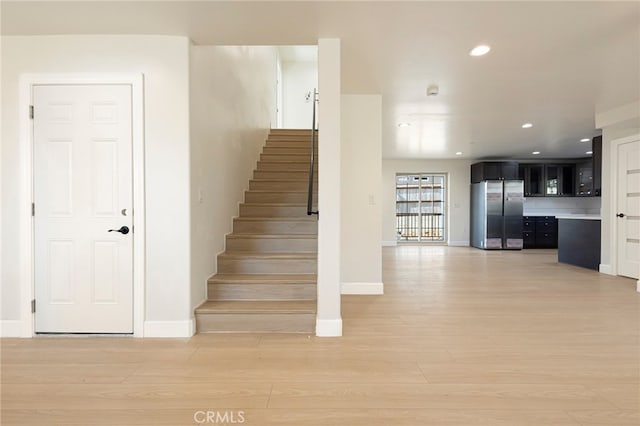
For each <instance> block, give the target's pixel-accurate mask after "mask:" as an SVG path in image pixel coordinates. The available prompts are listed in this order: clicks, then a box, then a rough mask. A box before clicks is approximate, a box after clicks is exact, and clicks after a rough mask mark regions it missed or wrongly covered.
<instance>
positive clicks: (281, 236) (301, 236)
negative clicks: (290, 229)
mask: <svg viewBox="0 0 640 426" xmlns="http://www.w3.org/2000/svg"><path fill="white" fill-rule="evenodd" d="M251 238H257V239H265V240H268V239H279V240H281V239H284V238H287V239H292V240H304V239H317V238H318V234H229V235H227V239H242V240H244V239H251Z"/></svg>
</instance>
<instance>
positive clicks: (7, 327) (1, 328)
mask: <svg viewBox="0 0 640 426" xmlns="http://www.w3.org/2000/svg"><path fill="white" fill-rule="evenodd" d="M22 325H23V324H22V321H18V320H2V321H0V337H24V336H23V334H22V332H23V330H22Z"/></svg>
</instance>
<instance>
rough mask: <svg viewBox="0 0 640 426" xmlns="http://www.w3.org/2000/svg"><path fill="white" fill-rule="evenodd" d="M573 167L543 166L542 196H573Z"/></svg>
mask: <svg viewBox="0 0 640 426" xmlns="http://www.w3.org/2000/svg"><path fill="white" fill-rule="evenodd" d="M574 178H575V166H574V165H573V164H545V180H544V195H546V196H548V197H549V196H551V197H555V196H560V197H562V196H564V197H571V196H573V195H574Z"/></svg>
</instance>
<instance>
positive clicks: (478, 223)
mask: <svg viewBox="0 0 640 426" xmlns="http://www.w3.org/2000/svg"><path fill="white" fill-rule="evenodd" d="M523 205H524V182H523V181H521V180H486V181H482V182H478V183H473V184H471V245H472V246H473V247H477V248H480V249H485V250H520V249H522V209H523Z"/></svg>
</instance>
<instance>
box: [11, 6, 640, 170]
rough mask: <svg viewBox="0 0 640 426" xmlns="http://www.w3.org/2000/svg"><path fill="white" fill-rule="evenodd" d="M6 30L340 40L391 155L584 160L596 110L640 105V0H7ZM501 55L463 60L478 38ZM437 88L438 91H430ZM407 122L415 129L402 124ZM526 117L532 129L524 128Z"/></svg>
mask: <svg viewBox="0 0 640 426" xmlns="http://www.w3.org/2000/svg"><path fill="white" fill-rule="evenodd" d="M1 7H2V16H1V19H2V34H3V35H30V34H172V35H185V36H189V37H190V38H191V39H192V40H193V41H194V43H196V44H217V45H310V44H315V43H316V42H317V39H318V38H320V37H337V38H340V39H341V40H342V91H343V93H356V94H365V93H381V94H382V95H383V154H384V156H385V157H386V158H407V157H410V158H455V157H456V156H455V152H456V151H462V152H463V155H462V157H464V158H533V156H532V155H531V152H532V151H534V150H535V151H541V152H542V154H541V156H542V157H546V158H568V157H583V156H585V152H586V151H587V148H588V145H589V144H584V143H582V144H581V143H579V142H578V140H579V139H581V138H584V137H591V136H593V135H595V134H597V133H598V131H597V130H596V129H595V113H596V111H606V110H608V109H611V108H615V107H617V106H621V105H624V104H627V103H630V102H633V101H636V100H638V99H640V2H608V1H603V2H576V1H573V2H562V3H554V2H520V1H511V2H481V1H472V2H428V1H411V2H398V1H391V2H379V1H356V2H327V1H320V2H312V1H293V2H291V1H289V2H269V1H258V2H247V1H238V0H236V1H228V2H220V1H199V2H190V1H177V2H168V1H161V2H150V1H141V2H127V1H107V2H87V1H84V2H78V1H75V2H56V1H45V2H33V1H17V2H11V1H2V5H1ZM480 43H486V44H489V45H491V47H492V51H491V52H490V53H489V54H488V55H486V56H484V57H479V58H473V57H470V56H469V55H468V52H469V50H470V49H471V48H472V47H474V46H475V45H477V44H480ZM429 84H437V85H439V87H440V94H439V95H438V96H437V97H427V96H426V87H427V86H428V85H429ZM399 122H410V123H411V126H410V127H407V128H398V127H397V123H399ZM524 122H531V123H533V127H532V128H531V129H526V130H525V129H522V128H521V127H520V126H521V124H522V123H524Z"/></svg>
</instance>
